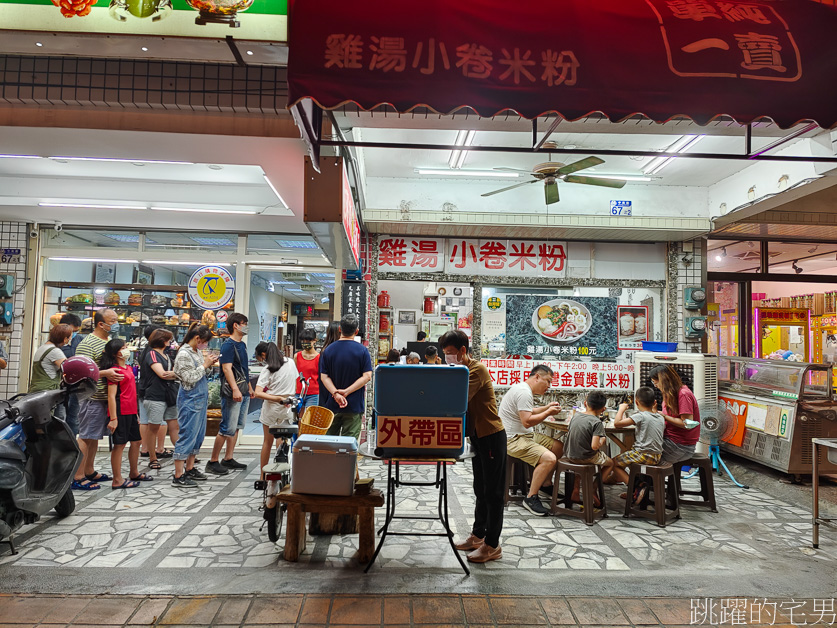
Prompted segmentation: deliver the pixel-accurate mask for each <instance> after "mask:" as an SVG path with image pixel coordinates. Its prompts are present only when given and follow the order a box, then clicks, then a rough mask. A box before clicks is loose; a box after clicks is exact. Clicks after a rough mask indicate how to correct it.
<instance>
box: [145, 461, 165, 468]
mask: <svg viewBox="0 0 837 628" xmlns="http://www.w3.org/2000/svg"><path fill="white" fill-rule="evenodd" d="M148 468H149V469H154V470H155V471H159V470H160V469H162V468H163V466H162V465H161V464H160V462H159V461H157V460H152V461H151V462H149V463H148Z"/></svg>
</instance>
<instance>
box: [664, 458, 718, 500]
mask: <svg viewBox="0 0 837 628" xmlns="http://www.w3.org/2000/svg"><path fill="white" fill-rule="evenodd" d="M673 467H674V485H675V487H677V497H678V498H680V497H681V496H682V495H700V497H701V499H680V505H681V506H700V507H702V508H709V510H711V511H712V512H718V508H717V506H716V504H715V483H714V482H713V480H712V461H711V460H709V456H706V455H702V454H697V455H695V456H692V457H691V458H690V459H689V460H683V461H682V462H675V463H674V465H673ZM683 467H695V468H696V469H697V470H698V473H699V474H700V490H699V491H684V490H683V488H682V486H681V484H680V471H681V469H682V468H683Z"/></svg>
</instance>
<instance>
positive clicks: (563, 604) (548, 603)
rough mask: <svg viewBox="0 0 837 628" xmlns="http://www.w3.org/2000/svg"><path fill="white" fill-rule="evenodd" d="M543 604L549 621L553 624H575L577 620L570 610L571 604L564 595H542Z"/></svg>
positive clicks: (541, 601)
mask: <svg viewBox="0 0 837 628" xmlns="http://www.w3.org/2000/svg"><path fill="white" fill-rule="evenodd" d="M540 603H541V606H542V607H543V610H544V612H545V613H546V617H547V619H549V623H550V624H552V625H553V626H560V625H570V626H575V625H576V621H575V617H573V614H572V612H571V611H570V605H569V604H567V600H565V599H564V598H562V597H542V598H540Z"/></svg>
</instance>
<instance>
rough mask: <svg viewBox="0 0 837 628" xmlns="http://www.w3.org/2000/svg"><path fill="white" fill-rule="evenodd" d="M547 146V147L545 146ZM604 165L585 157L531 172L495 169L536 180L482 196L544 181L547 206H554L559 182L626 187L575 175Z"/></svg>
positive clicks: (542, 165)
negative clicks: (529, 176) (528, 176)
mask: <svg viewBox="0 0 837 628" xmlns="http://www.w3.org/2000/svg"><path fill="white" fill-rule="evenodd" d="M545 146H547V145H546V144H545ZM547 147H548V146H547ZM551 158H552V155H550V159H551ZM603 163H604V160H603V159H599V158H598V157H585V158H584V159H581V160H579V161H576V162H573V163H571V164H562V163H560V162H557V161H547V162H546V163H542V164H538V165H536V166H535V167H534V168H532V170H531V171H529V170H521V169H519V168H494V170H500V171H502V172H518V173H525V174H529V175H532V176H533V177H534V179H532V180H531V181H524V182H523V183H516V184H514V185H510V186H509V187H505V188H501V189H499V190H494V191H493V192H486V193H485V194H482V196H492V195H494V194H499V193H500V192H507V191H508V190H513V189H514V188H519V187H523V186H524V185H529V184H530V183H537V182H538V181H543V183H544V195H545V197H546V204H547V205H552V204H553V203H557V202H558V201H559V200H560V199H559V197H558V181H564V182H565V183H583V184H584V185H598V186H601V187H606V188H621V187H624V186H625V181H622V180H619V179H606V178H604V177H587V176H584V175H575V174H573V173H574V172H578V171H579V170H584V169H585V168H592V167H593V166H598V165H599V164H603Z"/></svg>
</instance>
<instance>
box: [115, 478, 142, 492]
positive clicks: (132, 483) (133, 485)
mask: <svg viewBox="0 0 837 628" xmlns="http://www.w3.org/2000/svg"><path fill="white" fill-rule="evenodd" d="M138 486H139V482H135V481H133V480H125V481H124V482H122V484H120V485H119V486H113V485H111V488H112V489H113V490H116V489H120V488H136V487H138Z"/></svg>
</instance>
